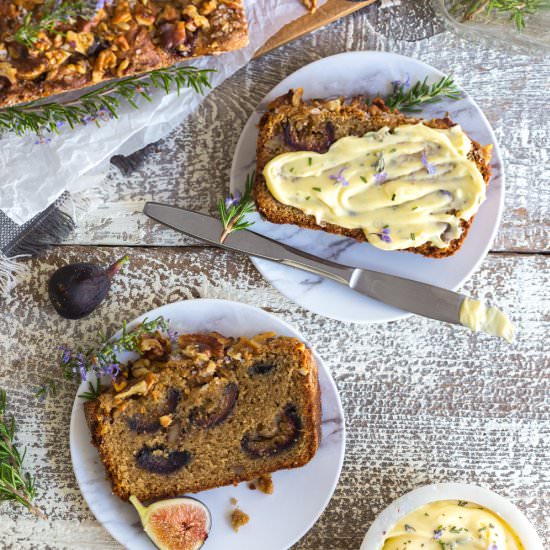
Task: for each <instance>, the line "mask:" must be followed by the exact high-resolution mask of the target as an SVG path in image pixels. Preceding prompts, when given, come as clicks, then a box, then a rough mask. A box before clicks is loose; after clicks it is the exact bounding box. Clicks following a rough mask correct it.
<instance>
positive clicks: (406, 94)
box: [386, 76, 461, 112]
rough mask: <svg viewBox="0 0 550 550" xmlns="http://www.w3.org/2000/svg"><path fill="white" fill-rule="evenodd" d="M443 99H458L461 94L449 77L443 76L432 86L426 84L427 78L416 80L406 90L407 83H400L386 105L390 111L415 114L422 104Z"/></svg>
mask: <svg viewBox="0 0 550 550" xmlns="http://www.w3.org/2000/svg"><path fill="white" fill-rule="evenodd" d="M444 97H446V98H450V99H460V97H461V93H460V90H459V89H458V87H457V86H456V84H455V83H454V80H453V78H452V77H450V76H444V77H442V78H441V79H440V80H438V81H437V82H435V83H434V84H428V77H426V78H425V79H424V80H423V81H420V80H418V81H417V82H416V83H415V84H413V85H412V86H411V87H409V88H408V89H407V83H401V84H399V85H397V86H395V87H394V91H393V93H392V95H391V96H390V97H389V98H388V99H387V100H386V105H388V107H390V108H391V109H399V110H400V111H408V112H415V111H419V110H420V109H418V108H417V107H418V106H419V105H422V104H424V103H437V102H438V101H441V99H443V98H444Z"/></svg>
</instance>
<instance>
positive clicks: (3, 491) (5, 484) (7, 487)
mask: <svg viewBox="0 0 550 550" xmlns="http://www.w3.org/2000/svg"><path fill="white" fill-rule="evenodd" d="M7 400H8V398H7V395H6V392H5V391H4V390H3V389H0V502H2V501H13V502H19V503H20V504H22V505H23V506H25V507H26V508H27V509H28V510H29V511H31V512H32V513H33V514H34V515H36V516H38V517H39V518H42V519H47V518H46V515H45V514H44V512H42V510H40V508H38V507H37V506H35V505H34V504H33V500H34V497H35V496H36V489H35V485H34V478H33V477H32V476H31V475H30V474H29V473H23V460H24V459H25V453H26V449H24V450H23V451H19V449H18V448H17V446H16V445H15V443H14V439H15V418H14V417H13V416H12V417H11V419H9V420H8V418H6V406H7Z"/></svg>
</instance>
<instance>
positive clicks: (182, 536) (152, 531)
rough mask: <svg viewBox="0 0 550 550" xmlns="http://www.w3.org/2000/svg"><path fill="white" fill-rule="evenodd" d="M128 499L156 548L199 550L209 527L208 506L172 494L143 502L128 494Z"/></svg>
mask: <svg viewBox="0 0 550 550" xmlns="http://www.w3.org/2000/svg"><path fill="white" fill-rule="evenodd" d="M130 502H131V503H132V504H133V505H134V507H135V509H136V510H137V512H138V514H139V518H140V520H141V523H142V525H143V529H144V530H145V532H146V533H147V535H149V538H150V539H151V540H152V541H153V543H154V544H155V545H156V546H157V547H158V548H159V549H160V550H199V548H201V547H202V545H203V544H204V542H205V541H206V539H207V538H208V534H209V533H210V528H211V527H212V516H211V515H210V511H209V510H208V508H207V507H206V506H205V505H204V504H203V503H202V502H199V501H198V500H196V499H194V498H190V497H185V498H173V499H168V500H161V501H159V502H155V503H153V504H151V505H150V506H143V504H142V503H141V502H140V501H139V500H138V499H137V497H135V496H134V495H132V496H131V497H130Z"/></svg>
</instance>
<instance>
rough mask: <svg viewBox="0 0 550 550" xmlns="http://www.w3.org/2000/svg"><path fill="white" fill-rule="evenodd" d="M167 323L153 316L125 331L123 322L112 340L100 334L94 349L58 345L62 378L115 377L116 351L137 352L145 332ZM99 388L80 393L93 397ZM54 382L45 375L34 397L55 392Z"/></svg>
mask: <svg viewBox="0 0 550 550" xmlns="http://www.w3.org/2000/svg"><path fill="white" fill-rule="evenodd" d="M167 330H168V322H167V321H166V320H165V319H164V318H163V317H157V318H156V319H153V320H151V321H148V320H147V319H144V320H143V322H142V323H140V324H139V325H138V326H137V327H136V328H135V329H132V330H128V327H127V323H126V321H124V323H123V325H122V334H121V335H120V337H119V338H117V339H116V340H109V339H108V338H107V337H106V336H105V335H103V334H101V335H100V337H101V340H102V343H101V344H100V345H99V347H97V348H90V349H88V350H84V349H83V348H81V347H79V348H77V349H76V350H71V349H69V348H68V347H67V346H59V351H60V352H61V357H60V360H59V366H60V368H61V373H62V376H63V378H64V379H65V380H77V381H81V382H85V381H87V380H88V379H89V378H90V377H91V376H92V375H95V376H96V377H97V378H98V379H99V378H101V377H102V376H107V377H109V378H112V379H114V378H116V377H117V376H118V374H119V373H120V361H119V360H118V354H119V353H120V352H122V351H131V352H135V353H139V354H140V355H141V351H140V349H139V342H140V340H141V337H142V336H144V335H146V334H154V333H155V332H157V331H160V332H166V331H167ZM100 391H101V387H100V386H99V385H98V386H97V388H94V387H93V386H92V387H91V388H90V391H89V392H85V393H84V394H81V397H83V398H84V399H95V397H97V394H98V393H99V392H100ZM56 392H57V384H56V382H55V380H54V379H52V378H49V379H48V380H47V381H46V382H45V384H44V385H43V386H42V387H41V388H39V390H38V391H37V392H36V396H37V397H40V398H42V399H43V398H45V397H46V396H48V395H55V394H56Z"/></svg>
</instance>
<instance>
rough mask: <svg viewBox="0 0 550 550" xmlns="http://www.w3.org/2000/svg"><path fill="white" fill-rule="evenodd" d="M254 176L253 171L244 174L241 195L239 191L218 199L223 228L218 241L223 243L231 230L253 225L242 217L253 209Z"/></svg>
mask: <svg viewBox="0 0 550 550" xmlns="http://www.w3.org/2000/svg"><path fill="white" fill-rule="evenodd" d="M254 176H255V173H254V172H252V173H251V174H248V175H247V176H246V184H245V188H244V193H243V194H242V195H241V194H240V193H237V194H236V195H235V196H233V195H229V197H227V198H226V199H220V201H219V202H218V210H219V213H220V220H221V222H222V225H223V229H224V230H223V232H222V234H221V235H220V243H223V242H224V241H225V239H226V238H227V236H228V235H230V234H231V233H232V232H233V231H240V230H243V229H246V228H247V227H250V226H251V225H254V222H247V221H246V220H245V219H244V218H245V215H246V214H249V213H250V212H253V211H254V201H253V200H252V186H253V184H254Z"/></svg>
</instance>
